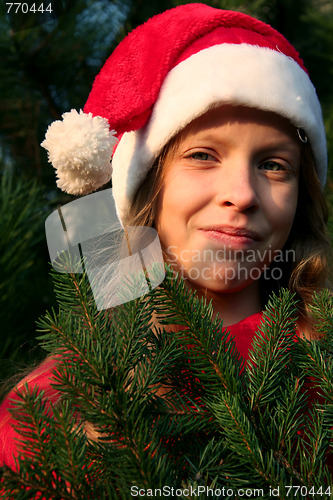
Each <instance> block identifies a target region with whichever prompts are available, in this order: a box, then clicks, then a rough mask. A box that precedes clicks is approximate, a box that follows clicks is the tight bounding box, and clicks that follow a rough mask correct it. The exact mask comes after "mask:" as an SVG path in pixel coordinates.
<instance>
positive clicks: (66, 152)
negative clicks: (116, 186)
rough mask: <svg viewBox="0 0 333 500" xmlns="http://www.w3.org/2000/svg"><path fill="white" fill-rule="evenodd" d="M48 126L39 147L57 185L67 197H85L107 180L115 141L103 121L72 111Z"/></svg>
mask: <svg viewBox="0 0 333 500" xmlns="http://www.w3.org/2000/svg"><path fill="white" fill-rule="evenodd" d="M62 118H63V120H62V121H61V120H57V121H55V122H53V123H51V125H50V126H49V127H48V129H47V132H46V135H45V140H44V141H43V142H42V144H41V146H43V148H45V149H46V150H47V152H48V157H49V161H50V162H51V163H52V165H53V166H54V168H55V169H56V174H57V177H58V180H57V185H58V187H59V188H60V189H62V190H63V191H66V192H67V193H69V194H88V193H91V192H92V191H95V190H96V189H98V188H99V187H101V186H103V184H105V183H106V182H108V181H109V180H110V179H111V174H112V167H111V156H112V151H113V148H114V146H115V144H116V142H117V139H116V138H115V137H114V134H115V131H114V130H112V131H110V130H109V123H108V121H107V119H106V118H102V117H101V116H92V113H89V114H86V113H84V112H83V111H82V110H80V113H78V112H77V111H76V110H75V109H72V110H71V111H70V112H69V113H64V114H63V115H62Z"/></svg>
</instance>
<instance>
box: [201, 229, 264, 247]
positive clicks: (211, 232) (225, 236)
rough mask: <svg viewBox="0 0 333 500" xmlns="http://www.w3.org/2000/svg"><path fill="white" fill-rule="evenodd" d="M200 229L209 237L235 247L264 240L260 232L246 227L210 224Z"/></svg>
mask: <svg viewBox="0 0 333 500" xmlns="http://www.w3.org/2000/svg"><path fill="white" fill-rule="evenodd" d="M199 231H200V232H202V233H204V235H205V236H206V237H208V238H209V239H212V240H215V241H218V242H221V243H224V244H225V245H229V246H235V247H248V246H251V245H253V244H254V243H255V242H257V241H261V240H262V237H261V236H260V234H259V233H257V232H255V231H252V230H250V229H248V228H246V227H237V226H209V227H204V228H200V229H199Z"/></svg>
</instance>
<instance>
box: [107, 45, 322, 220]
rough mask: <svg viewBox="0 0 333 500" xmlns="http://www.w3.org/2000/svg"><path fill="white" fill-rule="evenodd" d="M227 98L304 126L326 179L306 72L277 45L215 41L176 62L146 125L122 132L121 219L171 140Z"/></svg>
mask: <svg viewBox="0 0 333 500" xmlns="http://www.w3.org/2000/svg"><path fill="white" fill-rule="evenodd" d="M219 61H220V64H219ZM224 103H230V104H239V105H246V106H250V107H254V108H258V109H261V110H266V111H273V112H275V113H277V114H279V115H281V116H283V117H285V118H287V119H289V120H290V121H291V123H292V124H294V125H295V127H300V128H303V129H304V130H305V133H306V135H307V136H308V138H309V141H310V144H311V146H312V149H313V153H314V157H315V161H316V166H317V173H318V176H319V179H320V182H321V183H322V184H324V183H325V180H326V167H327V158H326V137H325V130H324V125H323V121H322V111H321V107H320V104H319V100H318V97H317V94H316V91H315V88H314V86H313V84H312V83H311V81H310V79H309V77H308V75H307V74H306V72H305V71H304V70H303V69H302V68H301V67H300V66H299V65H298V64H297V63H296V62H295V61H294V60H293V59H292V58H289V57H287V56H286V55H284V54H282V53H281V52H278V51H276V50H271V49H268V48H265V47H258V46H254V45H248V44H222V45H214V46H212V47H209V48H207V49H204V50H202V51H200V52H198V53H196V54H194V55H192V56H191V57H189V58H188V59H186V60H184V61H182V62H181V63H180V64H178V65H177V66H176V67H175V68H173V69H172V70H171V71H170V72H169V73H168V75H167V77H166V78H165V81H164V83H163V86H162V89H161V92H160V94H159V97H158V100H157V101H156V104H155V106H154V109H153V113H152V116H151V118H150V120H149V122H148V124H147V126H146V127H144V128H142V129H139V130H137V131H134V132H128V133H125V134H124V135H123V136H122V138H121V140H120V142H119V145H118V147H117V149H116V151H115V154H114V156H113V161H112V164H113V195H114V198H115V201H116V206H117V210H118V215H119V218H120V220H121V221H123V220H124V218H125V217H126V215H127V213H128V209H129V207H130V205H131V202H132V199H133V196H134V195H135V193H136V190H137V189H138V187H139V185H140V184H141V182H142V181H143V180H144V178H145V176H146V175H147V172H148V171H149V169H150V168H151V167H152V165H153V163H154V161H155V159H156V158H157V156H158V155H159V154H160V152H161V151H162V149H163V147H164V146H165V145H166V144H167V143H168V142H169V140H170V139H171V138H172V137H174V136H175V135H176V134H177V133H178V132H179V131H180V130H182V129H183V128H184V127H185V126H186V125H188V124H189V123H190V122H191V121H193V120H194V119H195V118H197V117H198V116H200V115H202V114H203V113H205V112H206V111H208V109H210V108H211V107H212V106H218V105H220V104H224Z"/></svg>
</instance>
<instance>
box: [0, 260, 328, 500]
mask: <svg viewBox="0 0 333 500" xmlns="http://www.w3.org/2000/svg"><path fill="white" fill-rule="evenodd" d="M53 279H54V282H55V291H56V294H57V297H58V303H59V307H58V310H57V311H56V310H53V311H51V312H49V313H47V314H46V315H45V316H44V317H43V318H42V319H41V320H40V322H39V329H40V332H41V337H40V340H41V343H42V345H43V347H44V349H45V350H46V351H47V353H48V355H49V356H54V357H57V359H58V363H57V368H56V369H55V371H54V382H53V383H54V385H55V387H56V388H57V390H58V393H59V397H58V398H57V400H56V401H52V402H50V401H48V400H45V398H43V392H42V391H38V390H36V389H31V388H29V387H28V386H25V387H24V388H23V389H21V391H20V397H19V399H18V400H17V401H16V403H15V408H14V409H13V414H14V416H15V417H16V419H17V420H16V421H17V424H16V428H17V430H18V431H19V433H20V435H21V440H22V443H21V444H22V449H23V453H22V456H20V458H19V459H17V469H18V470H19V472H17V471H16V472H15V471H13V470H11V469H9V468H4V469H3V471H2V485H1V486H2V488H3V490H2V495H3V496H2V498H4V499H12V498H15V499H17V500H23V499H32V498H41V496H42V497H43V498H52V499H60V498H61V499H67V498H68V499H69V498H71V499H72V498H75V499H82V500H83V499H85V500H88V499H92V498H101V499H104V498H106V499H109V498H110V499H113V498H115V499H118V498H121V499H128V498H130V497H131V494H130V493H131V486H133V485H135V486H137V487H140V488H144V489H145V490H146V491H148V489H149V488H151V489H152V490H153V491H154V489H156V488H163V486H164V485H172V486H173V487H175V488H183V489H184V488H186V487H189V485H191V486H192V488H195V487H197V486H199V485H201V486H203V485H204V486H209V487H210V488H212V487H214V488H223V487H229V488H233V490H234V491H236V489H237V488H256V489H258V488H261V489H262V491H263V493H262V496H261V497H260V498H271V496H270V495H269V488H279V492H280V493H279V498H287V497H288V498H299V496H297V491H298V490H297V489H296V487H303V490H302V491H305V490H304V488H305V489H306V492H307V495H308V496H307V497H309V498H329V497H330V494H331V493H333V489H332V488H333V484H332V476H331V473H330V471H329V468H328V465H327V464H328V463H329V461H330V460H331V459H330V457H331V455H332V428H333V382H332V381H333V360H332V353H333V350H332V326H333V313H332V309H333V308H332V305H333V303H332V297H331V295H330V294H329V293H328V292H324V293H322V294H318V295H316V296H315V301H314V306H313V307H314V309H313V310H314V314H315V316H316V320H317V322H318V330H319V331H321V332H322V333H323V334H325V338H324V339H323V340H320V341H308V340H306V339H298V340H297V341H296V339H295V331H296V327H295V321H296V315H295V302H294V297H293V296H292V295H291V294H290V293H289V292H288V291H285V290H282V291H281V292H280V294H279V295H273V296H272V297H271V299H270V301H269V302H268V305H267V308H266V310H265V312H264V315H263V319H262V322H261V324H260V328H259V330H258V332H257V334H256V336H255V339H254V341H253V344H252V349H251V353H250V360H249V361H248V363H245V362H244V360H243V359H242V358H241V356H240V355H239V353H238V351H237V349H236V346H235V343H234V341H233V339H232V337H231V336H230V334H229V332H228V329H227V328H223V324H222V322H221V321H220V319H219V318H218V317H214V314H213V308H212V305H211V304H210V303H207V301H205V300H204V299H202V298H198V297H197V296H196V294H195V293H194V292H193V291H192V290H190V289H189V288H188V287H187V284H186V282H185V281H183V280H182V279H180V278H179V277H177V275H175V274H174V273H173V272H172V271H171V270H170V269H167V273H166V278H165V280H164V281H163V283H162V284H161V285H160V286H159V287H158V288H157V289H155V290H152V291H151V292H150V294H149V295H146V296H144V297H140V298H138V299H136V300H133V301H130V302H127V303H125V304H123V305H122V306H119V307H117V308H114V309H113V310H111V311H98V310H97V309H96V307H95V303H94V300H93V296H92V294H91V291H90V288H89V284H88V281H87V279H86V277H85V276H84V275H77V274H61V273H55V274H54V276H53ZM288 486H293V487H294V488H295V489H294V490H293V489H292V490H287V489H286V488H288ZM320 491H321V492H322V493H320ZM317 492H319V493H318V494H317ZM330 492H331V493H330ZM318 495H319V496H318ZM150 496H151V495H150ZM146 497H147V498H149V494H147V496H146ZM146 497H142V498H146ZM303 497H304V495H303ZM180 498H194V497H193V496H191V495H190V496H181V497H180ZM195 498H206V496H205V495H199V496H195ZM223 498H227V497H225V496H224V497H223ZM230 498H231V497H230Z"/></svg>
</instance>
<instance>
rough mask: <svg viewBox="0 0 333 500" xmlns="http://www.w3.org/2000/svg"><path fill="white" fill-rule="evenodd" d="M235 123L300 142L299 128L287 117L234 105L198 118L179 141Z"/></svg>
mask: <svg viewBox="0 0 333 500" xmlns="http://www.w3.org/2000/svg"><path fill="white" fill-rule="evenodd" d="M233 124H237V125H239V126H241V127H253V126H256V127H261V128H264V129H266V130H267V131H271V132H275V133H276V134H277V135H281V136H285V137H286V138H289V139H290V140H291V141H294V142H295V144H297V145H298V144H299V141H298V138H297V137H298V136H297V129H296V127H295V126H294V125H292V124H291V123H290V121H289V120H287V119H286V118H284V117H282V116H280V115H277V114H276V113H273V112H270V111H263V110H260V109H255V108H250V107H245V106H232V105H223V106H219V107H215V108H213V109H211V110H209V111H207V112H206V113H205V114H203V115H201V116H199V117H198V118H196V119H195V120H193V121H192V122H191V123H190V124H189V125H187V126H186V127H185V128H184V129H183V130H182V131H181V132H180V134H178V135H179V136H180V137H179V138H178V141H179V140H180V139H184V138H185V137H188V136H190V135H196V134H200V132H204V131H207V130H211V129H216V128H218V127H223V126H228V125H233Z"/></svg>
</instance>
